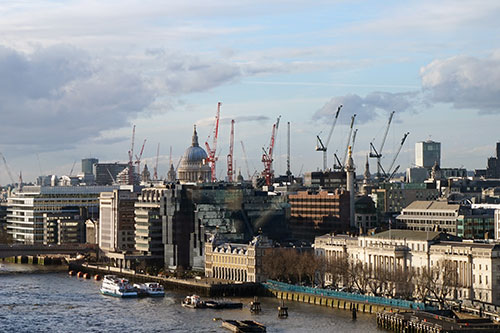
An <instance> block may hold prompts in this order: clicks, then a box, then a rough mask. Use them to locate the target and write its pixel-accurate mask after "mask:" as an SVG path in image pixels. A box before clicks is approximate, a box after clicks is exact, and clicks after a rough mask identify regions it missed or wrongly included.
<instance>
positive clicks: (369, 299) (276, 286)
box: [264, 280, 434, 310]
mask: <svg viewBox="0 0 500 333" xmlns="http://www.w3.org/2000/svg"><path fill="white" fill-rule="evenodd" d="M264 286H265V287H266V288H267V289H270V290H277V291H289V292H297V293H303V294H310V295H318V296H324V297H332V298H337V299H343V300H348V301H354V302H360V303H370V304H376V305H382V306H395V307H399V308H405V309H413V310H432V309H434V307H432V306H429V305H426V304H424V303H420V302H413V301H407V300H402V299H396V298H385V297H378V296H368V295H359V294H352V293H347V292H343V291H334V290H328V289H321V288H312V287H303V286H297V285H293V284H288V283H284V282H278V281H274V280H267V282H266V283H264Z"/></svg>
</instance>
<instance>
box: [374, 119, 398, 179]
mask: <svg viewBox="0 0 500 333" xmlns="http://www.w3.org/2000/svg"><path fill="white" fill-rule="evenodd" d="M395 112H396V111H392V112H391V114H390V115H389V121H388V122H387V127H386V128H385V133H384V136H383V137H382V143H381V144H380V148H379V149H378V151H377V149H376V148H375V146H374V145H373V141H372V142H370V155H369V156H370V157H371V158H376V159H377V177H378V178H380V166H381V164H380V159H381V158H382V150H383V149H384V144H385V140H386V139H387V134H388V133H389V127H390V126H391V122H392V117H393V116H394V113H395Z"/></svg>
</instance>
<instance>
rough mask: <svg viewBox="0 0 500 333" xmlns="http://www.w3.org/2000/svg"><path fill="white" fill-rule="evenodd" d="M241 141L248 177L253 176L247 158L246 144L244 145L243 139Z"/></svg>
mask: <svg viewBox="0 0 500 333" xmlns="http://www.w3.org/2000/svg"><path fill="white" fill-rule="evenodd" d="M240 143H241V150H242V151H243V157H244V158H245V166H246V167H247V175H248V179H250V178H252V176H251V175H250V168H249V167H248V158H247V152H246V150H245V145H243V141H240Z"/></svg>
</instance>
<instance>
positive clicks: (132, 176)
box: [128, 125, 135, 185]
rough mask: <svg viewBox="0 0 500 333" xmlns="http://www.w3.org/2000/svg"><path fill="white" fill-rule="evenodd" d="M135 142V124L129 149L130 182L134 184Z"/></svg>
mask: <svg viewBox="0 0 500 333" xmlns="http://www.w3.org/2000/svg"><path fill="white" fill-rule="evenodd" d="M134 142H135V125H134V127H133V129H132V144H131V145H130V150H129V151H128V184H129V185H134V160H133V159H134Z"/></svg>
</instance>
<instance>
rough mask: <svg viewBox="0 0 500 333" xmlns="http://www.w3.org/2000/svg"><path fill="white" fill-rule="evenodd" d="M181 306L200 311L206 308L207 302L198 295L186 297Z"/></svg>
mask: <svg viewBox="0 0 500 333" xmlns="http://www.w3.org/2000/svg"><path fill="white" fill-rule="evenodd" d="M181 304H182V306H184V307H186V308H191V309H199V308H204V307H205V302H203V301H202V300H201V298H200V296H198V295H191V296H186V298H184V300H183V301H182V303H181Z"/></svg>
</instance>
